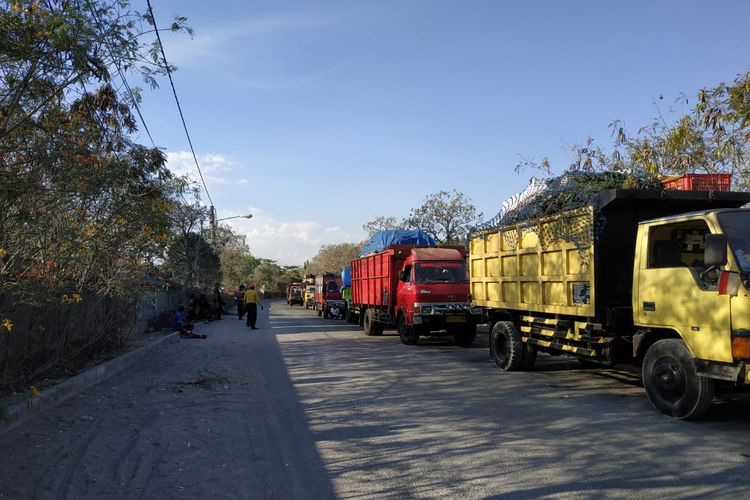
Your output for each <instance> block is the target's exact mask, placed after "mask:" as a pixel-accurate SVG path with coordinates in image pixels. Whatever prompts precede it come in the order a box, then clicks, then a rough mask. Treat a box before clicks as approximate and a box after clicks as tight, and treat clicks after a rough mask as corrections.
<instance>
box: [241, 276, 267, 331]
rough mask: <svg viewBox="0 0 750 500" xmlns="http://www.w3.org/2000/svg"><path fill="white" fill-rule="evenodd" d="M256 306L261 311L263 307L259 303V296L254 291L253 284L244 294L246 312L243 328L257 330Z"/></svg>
mask: <svg viewBox="0 0 750 500" xmlns="http://www.w3.org/2000/svg"><path fill="white" fill-rule="evenodd" d="M258 306H260V308H261V309H263V305H262V304H261V303H260V295H258V292H256V291H255V285H254V284H253V285H250V289H248V290H247V291H246V292H245V310H246V312H247V322H246V323H245V326H249V327H250V328H252V329H253V330H257V328H256V327H255V322H256V321H257V320H258Z"/></svg>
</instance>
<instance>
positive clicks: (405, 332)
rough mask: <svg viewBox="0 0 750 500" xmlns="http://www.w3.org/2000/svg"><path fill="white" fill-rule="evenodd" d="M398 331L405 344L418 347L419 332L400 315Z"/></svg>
mask: <svg viewBox="0 0 750 500" xmlns="http://www.w3.org/2000/svg"><path fill="white" fill-rule="evenodd" d="M396 329H397V330H398V336H399V337H401V342H403V343H404V344H406V345H416V344H418V343H419V332H418V331H417V329H416V328H414V325H409V324H407V323H406V316H405V315H403V314H401V315H399V317H398V325H397V326H396Z"/></svg>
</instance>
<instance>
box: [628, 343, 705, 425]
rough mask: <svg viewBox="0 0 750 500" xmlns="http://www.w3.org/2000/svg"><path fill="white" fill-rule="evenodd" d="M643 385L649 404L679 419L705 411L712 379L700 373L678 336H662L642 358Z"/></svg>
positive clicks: (698, 415) (699, 414)
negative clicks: (674, 337)
mask: <svg viewBox="0 0 750 500" xmlns="http://www.w3.org/2000/svg"><path fill="white" fill-rule="evenodd" d="M642 376H643V387H644V388H645V389H646V395H647V396H648V400H649V402H650V403H651V405H652V406H653V407H654V408H655V409H656V410H658V411H660V412H661V413H663V414H665V415H669V416H670V417H674V418H677V419H680V420H690V419H694V418H698V417H700V416H702V415H703V414H705V413H706V412H707V411H708V409H709V408H710V407H711V403H712V402H713V399H714V381H713V380H712V379H709V378H706V377H701V376H699V375H698V372H697V370H696V368H695V361H694V359H693V356H692V355H691V354H690V351H688V348H687V346H685V343H684V342H683V341H682V340H680V339H662V340H659V341H657V342H654V344H653V345H652V346H651V347H649V348H648V351H646V356H645V357H644V358H643V367H642Z"/></svg>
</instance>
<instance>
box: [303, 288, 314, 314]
mask: <svg viewBox="0 0 750 500" xmlns="http://www.w3.org/2000/svg"><path fill="white" fill-rule="evenodd" d="M314 306H315V285H310V284H306V285H305V309H313V308H314Z"/></svg>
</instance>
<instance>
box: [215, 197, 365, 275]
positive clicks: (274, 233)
mask: <svg viewBox="0 0 750 500" xmlns="http://www.w3.org/2000/svg"><path fill="white" fill-rule="evenodd" d="M248 212H250V213H252V214H253V218H252V219H249V220H248V219H232V220H228V221H226V224H228V225H230V226H231V227H232V229H233V230H234V231H235V232H236V233H238V234H243V235H245V238H246V239H245V241H246V242H247V244H248V246H249V247H250V252H251V253H252V254H253V255H254V256H256V257H262V258H266V259H274V260H276V261H277V262H279V264H282V265H302V264H303V263H304V261H305V260H309V259H311V258H312V257H314V256H315V254H317V253H318V250H320V247H321V246H322V245H326V244H330V243H344V242H350V243H354V242H358V241H359V240H361V239H362V238H363V237H364V235H362V234H356V235H353V234H351V233H349V232H347V231H345V230H344V229H342V228H341V227H338V226H336V227H324V226H322V225H321V224H319V223H317V222H315V221H310V220H286V221H280V220H277V219H276V218H275V217H274V216H272V215H270V214H266V213H264V212H263V211H262V210H260V209H258V208H255V207H248ZM246 213H247V212H246ZM233 215H240V214H235V213H220V214H219V217H220V218H222V217H231V216H233Z"/></svg>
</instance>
